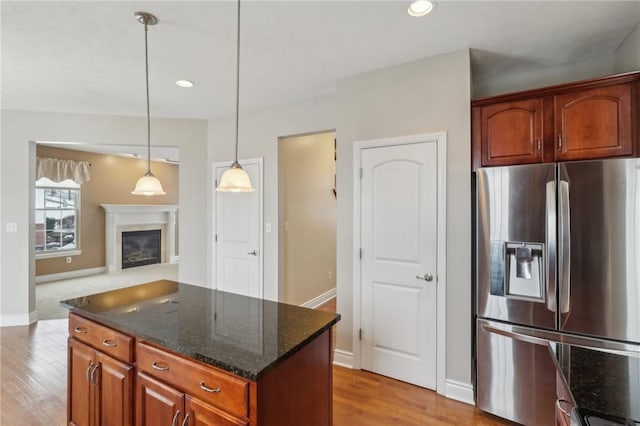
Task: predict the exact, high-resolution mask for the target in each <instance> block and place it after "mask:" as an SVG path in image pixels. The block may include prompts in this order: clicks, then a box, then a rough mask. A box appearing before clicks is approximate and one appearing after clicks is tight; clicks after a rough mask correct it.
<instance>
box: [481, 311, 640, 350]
mask: <svg viewBox="0 0 640 426" xmlns="http://www.w3.org/2000/svg"><path fill="white" fill-rule="evenodd" d="M480 326H481V327H482V330H484V331H485V332H487V333H493V334H498V335H501V336H505V337H509V338H511V339H514V340H519V341H521V342H526V343H532V344H534V345H542V346H548V345H549V343H565V344H568V345H572V346H580V347H583V348H588V349H592V350H594V351H599V352H606V353H611V354H616V355H624V356H629V357H633V358H640V346H638V345H637V344H627V343H620V342H614V341H610V340H606V339H598V338H591V337H582V336H572V335H568V334H559V333H558V332H555V331H546V330H536V329H528V328H524V327H519V326H517V325H511V324H504V323H496V322H489V321H487V320H480Z"/></svg>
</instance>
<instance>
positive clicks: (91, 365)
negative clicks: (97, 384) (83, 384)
mask: <svg viewBox="0 0 640 426" xmlns="http://www.w3.org/2000/svg"><path fill="white" fill-rule="evenodd" d="M93 367H94V365H93V361H91V363H89V368H87V374H86V377H87V380H88V381H89V382H91V373H92V371H91V370H92V369H93Z"/></svg>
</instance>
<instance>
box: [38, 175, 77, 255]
mask: <svg viewBox="0 0 640 426" xmlns="http://www.w3.org/2000/svg"><path fill="white" fill-rule="evenodd" d="M35 201H36V202H35V206H36V208H35V227H36V228H35V239H36V241H35V248H36V257H55V256H65V255H66V256H68V255H70V254H79V253H80V252H79V248H80V247H79V235H78V231H79V229H80V228H79V225H78V219H79V218H80V185H78V184H77V183H75V182H74V181H72V180H70V179H67V180H65V181H62V182H59V183H56V182H53V181H51V180H49V179H47V178H41V179H38V180H37V181H36V200H35Z"/></svg>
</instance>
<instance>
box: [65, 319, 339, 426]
mask: <svg viewBox="0 0 640 426" xmlns="http://www.w3.org/2000/svg"><path fill="white" fill-rule="evenodd" d="M69 333H70V335H71V336H70V337H69V344H68V369H69V370H68V389H67V391H68V395H67V398H68V413H67V414H68V424H69V425H75V426H102V425H104V426H130V425H133V424H134V423H135V424H136V425H137V426H156V425H171V426H257V425H260V426H282V425H289V424H300V425H302V424H304V425H305V426H330V425H331V424H332V418H333V413H332V384H333V377H332V364H331V361H332V351H331V341H332V337H331V335H332V330H331V329H330V328H329V329H327V330H325V331H323V332H322V333H321V334H319V335H318V336H316V337H314V338H312V339H311V340H310V341H309V342H306V343H305V345H304V346H303V347H302V348H299V349H298V350H297V351H295V352H294V353H292V354H290V356H289V357H288V358H286V359H284V360H282V361H281V362H279V363H277V364H276V365H271V366H269V367H268V368H267V369H266V371H265V372H264V374H261V375H259V376H258V378H257V379H256V380H249V379H246V378H244V377H240V376H238V375H235V374H231V373H229V372H227V371H224V370H222V369H218V368H216V367H214V366H212V365H209V364H205V363H203V362H200V361H197V360H194V359H192V358H188V357H185V356H184V355H181V354H178V353H175V352H173V351H171V350H169V349H166V348H164V347H159V346H157V345H155V344H151V343H149V342H147V341H145V340H144V339H139V338H135V337H132V336H129V335H127V334H125V333H122V332H120V331H118V330H114V329H111V328H109V327H106V326H104V325H102V324H99V323H97V322H94V321H91V320H89V319H86V318H84V317H80V316H78V315H75V314H70V315H69ZM103 347H104V348H105V351H110V353H109V354H107V353H104V352H103V350H102V348H103ZM116 356H117V357H120V359H117V358H116ZM134 382H135V383H134ZM134 408H135V409H134ZM134 412H135V415H134Z"/></svg>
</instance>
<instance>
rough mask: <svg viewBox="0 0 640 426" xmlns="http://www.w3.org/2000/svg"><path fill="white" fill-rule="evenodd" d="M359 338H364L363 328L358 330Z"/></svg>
mask: <svg viewBox="0 0 640 426" xmlns="http://www.w3.org/2000/svg"><path fill="white" fill-rule="evenodd" d="M358 338H359V339H360V340H362V329H360V330H358Z"/></svg>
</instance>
